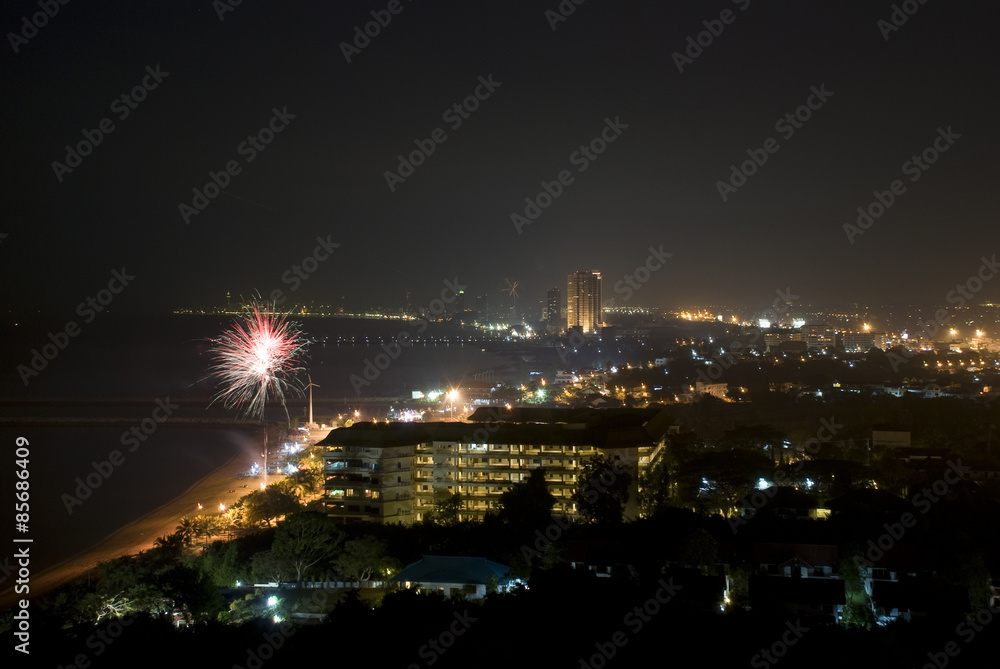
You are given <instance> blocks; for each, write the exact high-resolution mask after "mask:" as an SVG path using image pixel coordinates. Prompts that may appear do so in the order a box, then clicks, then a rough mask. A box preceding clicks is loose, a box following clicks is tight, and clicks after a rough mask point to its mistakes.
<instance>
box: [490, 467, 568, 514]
mask: <svg viewBox="0 0 1000 669" xmlns="http://www.w3.org/2000/svg"><path fill="white" fill-rule="evenodd" d="M555 504H556V498H555V497H554V496H553V495H552V493H551V492H549V489H548V486H547V485H546V484H545V469H544V468H543V467H539V468H538V469H532V470H531V474H530V475H529V476H528V478H527V479H525V480H523V481H521V482H520V483H517V484H515V485H514V486H512V487H511V488H510V490H507V491H506V492H504V493H503V494H502V495H500V513H499V514H498V515H499V518H500V520H502V521H503V522H505V523H526V524H528V525H530V526H532V527H542V526H544V525H546V524H548V522H549V521H550V520H551V518H552V507H554V506H555Z"/></svg>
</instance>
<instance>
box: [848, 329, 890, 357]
mask: <svg viewBox="0 0 1000 669" xmlns="http://www.w3.org/2000/svg"><path fill="white" fill-rule="evenodd" d="M840 339H841V342H843V347H844V351H846V352H847V353H857V352H860V353H867V352H868V351H870V350H872V349H873V348H880V349H882V350H885V340H886V336H885V333H884V332H842V333H841V334H840Z"/></svg>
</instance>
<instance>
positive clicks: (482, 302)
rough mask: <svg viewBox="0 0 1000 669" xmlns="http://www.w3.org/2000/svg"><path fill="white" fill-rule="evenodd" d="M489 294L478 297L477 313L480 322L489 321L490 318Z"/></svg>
mask: <svg viewBox="0 0 1000 669" xmlns="http://www.w3.org/2000/svg"><path fill="white" fill-rule="evenodd" d="M489 297H490V296H489V295H487V294H483V295H479V296H478V297H476V313H477V314H478V316H479V322H480V323H487V322H489V320H490V301H489Z"/></svg>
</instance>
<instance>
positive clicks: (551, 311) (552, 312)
mask: <svg viewBox="0 0 1000 669" xmlns="http://www.w3.org/2000/svg"><path fill="white" fill-rule="evenodd" d="M544 318H545V320H547V321H549V322H550V323H554V322H555V321H558V320H559V289H558V288H549V292H548V295H547V296H546V298H545V313H544Z"/></svg>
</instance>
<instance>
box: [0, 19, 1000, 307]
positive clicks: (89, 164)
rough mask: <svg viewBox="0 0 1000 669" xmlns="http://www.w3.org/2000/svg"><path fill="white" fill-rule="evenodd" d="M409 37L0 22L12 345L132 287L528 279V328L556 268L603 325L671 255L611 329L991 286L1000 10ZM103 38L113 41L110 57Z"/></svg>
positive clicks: (379, 31)
mask: <svg viewBox="0 0 1000 669" xmlns="http://www.w3.org/2000/svg"><path fill="white" fill-rule="evenodd" d="M401 6H402V7H404V10H403V11H401V12H400V13H399V14H398V15H393V18H392V20H391V23H389V24H388V25H386V26H385V27H384V28H383V27H380V26H378V25H377V24H374V25H375V27H374V28H370V32H372V33H376V34H375V35H374V36H368V37H366V36H365V34H364V26H365V25H366V24H368V23H369V22H371V21H372V20H374V19H372V14H371V12H373V11H374V12H376V13H377V12H378V11H379V10H378V8H375V7H370V6H368V5H366V4H363V3H355V4H349V5H342V4H338V5H336V6H314V5H312V4H311V3H301V2H295V3H292V4H286V5H283V6H282V7H281V9H275V8H270V9H268V8H263V7H252V6H240V7H238V8H233V11H231V12H230V11H226V12H222V14H221V15H220V14H219V12H218V11H217V9H213V7H211V6H206V5H204V4H200V3H180V4H175V5H171V6H169V7H157V8H145V9H144V10H143V12H141V13H136V12H134V11H131V10H130V9H129V8H128V6H127V5H119V4H115V3H112V4H111V5H108V6H107V8H106V11H104V13H93V12H88V11H86V10H75V11H73V10H69V9H67V10H60V12H59V14H58V15H57V16H56V17H53V18H52V19H51V20H46V21H45V25H42V26H40V27H39V26H34V24H33V23H32V22H31V20H30V19H31V16H32V15H33V14H34V13H35V12H37V11H38V7H37V3H35V2H30V1H27V0H26V1H25V2H15V3H10V4H8V5H6V6H5V7H4V8H3V9H2V13H0V23H2V24H3V25H6V26H8V31H9V32H10V35H14V36H15V37H8V40H7V46H6V48H7V50H8V56H7V57H8V59H9V67H7V68H5V69H4V72H3V73H2V74H0V76H2V77H3V79H2V81H3V83H4V85H5V87H6V88H7V89H8V90H16V91H18V95H17V96H10V97H8V98H7V99H6V100H5V103H4V104H5V109H6V111H7V116H8V117H9V118H12V119H17V121H16V122H14V123H11V124H8V125H7V126H6V127H5V129H4V130H3V133H4V138H5V140H6V142H5V145H6V146H7V147H8V152H9V155H11V156H16V157H17V160H10V161H5V163H4V170H5V171H4V174H3V177H4V183H5V184H6V187H7V190H6V193H7V196H6V197H5V198H4V206H5V216H4V219H5V221H7V223H6V225H5V226H4V229H3V230H0V233H2V234H3V235H5V237H3V238H2V242H0V244H2V245H0V249H2V250H3V251H4V252H5V253H7V254H8V256H7V259H8V262H6V263H4V264H3V269H2V270H0V271H3V273H4V274H3V275H2V276H3V280H4V284H5V285H6V286H8V288H7V299H6V301H5V302H6V304H7V310H6V312H5V314H4V315H5V322H6V324H7V325H8V326H9V325H10V324H11V323H12V322H20V321H24V320H26V319H28V318H46V319H48V322H58V321H65V319H66V318H67V317H68V315H71V314H72V311H73V308H74V306H75V305H76V304H77V303H79V302H80V300H83V299H86V298H87V297H88V296H90V295H93V294H94V293H96V292H97V291H99V290H100V289H102V288H103V287H104V286H105V285H106V284H107V281H108V275H109V273H110V271H111V270H112V269H115V270H119V271H120V270H121V268H123V267H124V268H125V269H126V271H127V272H129V273H132V274H135V275H136V276H137V277H139V278H138V279H137V280H136V281H135V283H134V287H130V288H129V290H128V292H127V293H125V294H123V295H122V297H121V298H120V299H118V300H116V305H115V308H116V309H126V308H127V309H131V310H135V311H141V310H148V311H159V312H162V311H169V310H171V309H175V308H178V307H180V306H183V302H185V301H187V300H188V299H189V298H187V297H185V296H191V295H194V294H209V295H220V294H224V293H225V292H226V291H230V292H231V293H232V294H233V295H241V294H242V295H250V294H253V293H254V292H259V293H260V294H261V295H263V296H267V295H269V294H270V293H271V292H273V291H275V290H281V291H283V293H284V294H285V296H286V297H287V298H288V302H289V304H294V303H299V304H305V303H309V302H310V301H312V302H328V301H329V299H328V298H327V297H326V296H329V295H337V296H339V295H341V294H344V293H348V294H349V295H351V296H353V297H354V298H355V299H356V300H358V301H360V302H362V303H365V304H379V303H387V302H395V301H396V300H398V295H399V294H400V293H401V292H402V291H401V289H400V288H399V287H398V286H400V285H401V284H405V285H413V286H415V287H420V288H418V289H417V290H419V291H421V293H422V294H417V291H416V290H415V292H414V296H413V300H414V302H415V303H418V304H419V303H420V301H421V300H429V299H432V298H433V296H434V295H435V294H436V293H437V292H438V291H439V290H440V288H435V285H438V286H440V282H441V281H443V280H445V279H449V280H451V279H453V278H454V277H456V276H457V277H460V279H461V281H463V282H464V283H467V284H469V285H470V286H475V287H477V288H476V290H477V291H478V292H477V293H476V294H481V293H483V292H486V293H489V294H490V295H498V294H499V292H498V288H499V286H500V283H499V282H500V281H502V279H503V277H512V278H513V277H516V278H517V280H518V281H519V282H520V285H521V287H522V289H523V291H524V294H525V297H524V298H523V300H524V303H525V304H527V303H528V301H529V298H528V297H527V296H528V294H529V293H531V297H530V300H531V301H537V300H538V299H543V298H544V295H545V293H544V291H545V290H546V289H547V288H548V287H551V286H553V285H561V284H562V282H563V277H564V276H565V274H566V272H567V271H572V269H573V268H574V267H569V268H566V265H567V264H569V265H573V266H582V267H600V268H601V269H602V272H603V273H604V277H605V279H606V280H607V283H608V289H607V290H606V291H605V292H606V294H607V295H609V296H610V295H611V294H613V292H614V291H613V287H614V286H615V285H616V284H617V282H618V281H620V280H624V279H625V277H627V276H629V275H631V274H632V273H633V272H634V271H635V269H636V268H637V267H641V266H643V263H644V261H645V258H646V257H647V255H648V254H649V249H650V248H654V249H660V248H662V249H663V251H664V252H666V253H670V254H671V257H670V260H669V261H668V262H667V263H666V265H665V266H664V267H663V269H660V270H659V271H657V272H655V273H653V274H652V275H651V277H650V279H649V281H648V282H646V283H644V284H642V286H641V289H639V290H637V291H635V294H634V295H633V296H632V298H631V300H630V301H629V304H641V305H647V306H655V305H661V304H662V305H665V306H670V305H671V304H672V303H673V301H674V300H675V299H676V300H678V302H679V303H678V304H677V305H676V306H683V305H686V304H717V303H721V302H734V303H743V304H747V305H753V304H755V303H759V302H764V303H765V304H766V300H767V299H768V297H767V296H768V295H769V294H771V293H772V291H773V290H774V289H775V288H777V287H786V286H792V287H793V289H794V290H795V292H797V293H798V294H800V295H803V296H804V297H803V299H806V300H808V301H809V302H812V303H843V302H850V301H863V302H869V303H897V304H898V303H910V302H924V301H929V302H941V303H943V302H945V300H946V299H947V296H948V295H949V292H950V291H951V290H953V287H954V285H955V284H956V283H957V282H961V281H964V280H965V279H966V277H968V276H970V275H973V274H974V273H975V272H976V270H977V268H978V266H979V265H980V264H981V262H982V260H981V259H982V258H983V257H985V258H987V259H991V258H992V257H993V254H994V250H993V249H992V248H991V247H990V246H989V240H990V239H991V231H992V218H991V216H990V214H989V211H990V207H991V202H990V201H989V199H988V196H987V195H986V194H987V193H989V192H990V191H991V188H990V185H991V179H992V174H993V172H994V171H995V170H994V169H993V167H992V162H993V156H994V155H996V153H997V149H998V148H1000V135H998V133H997V131H996V127H995V123H993V119H992V116H991V114H990V113H989V110H990V109H991V106H992V105H991V104H989V102H990V101H992V100H995V99H996V98H997V87H998V83H997V82H996V81H995V78H993V77H984V76H982V73H983V72H990V71H993V70H994V69H996V68H995V65H996V63H997V53H996V50H995V49H992V48H989V47H988V46H986V45H988V44H990V43H991V41H990V39H991V38H990V35H989V33H987V32H986V31H987V30H988V26H991V25H994V24H995V23H996V19H997V18H998V16H997V13H998V11H1000V8H997V7H996V6H993V5H991V4H985V3H957V4H956V3H951V4H946V5H941V6H934V5H933V4H931V5H920V6H919V10H918V11H917V12H916V13H914V14H912V16H911V15H905V16H904V19H905V20H903V19H899V18H898V17H896V19H894V20H893V19H892V18H891V16H892V14H893V9H892V5H891V3H890V4H887V5H885V6H881V5H879V4H878V3H875V4H872V5H867V6H864V7H858V6H844V5H836V6H829V5H818V4H802V5H792V6H786V7H780V8H778V7H766V6H763V5H759V4H758V3H754V2H744V1H743V0H741V1H740V2H738V3H725V2H723V3H720V4H719V6H717V7H706V6H704V5H701V4H697V3H684V4H680V5H676V4H671V5H654V4H649V3H641V2H628V3H624V4H617V5H615V6H613V7H612V6H600V5H588V6H586V7H584V6H579V7H576V9H575V10H574V11H573V12H572V14H571V15H568V16H565V17H561V18H560V19H559V20H556V19H552V18H551V17H550V16H548V15H547V14H546V12H547V11H549V10H550V9H551V8H547V7H546V8H543V7H540V6H538V5H537V4H536V3H528V2H513V3H507V4H505V5H504V6H503V7H491V8H488V9H487V8H482V7H470V6H466V5H461V4H459V5H456V6H454V7H451V6H449V7H445V6H440V7H438V6H429V7H423V6H418V5H413V6H412V7H411V6H410V5H409V4H408V3H404V4H403V5H401ZM552 11H555V10H552ZM723 11H726V12H728V13H727V14H726V18H727V20H728V23H727V22H724V21H722V19H720V16H721V13H722V12H723ZM560 16H561V15H560ZM25 17H27V18H25ZM275 17H283V18H284V19H287V20H286V21H283V22H278V23H277V24H276V23H275ZM563 19H564V20H563ZM24 20H27V21H28V24H25V23H24ZM887 21H889V23H888V24H887V23H886V22H887ZM893 21H895V23H899V25H894V23H893ZM26 25H28V27H25V26H26ZM91 25H99V26H101V28H100V30H99V34H100V35H101V36H104V35H114V36H115V40H113V41H112V40H105V41H104V42H102V44H104V51H102V52H101V53H100V54H94V53H92V52H91V51H90V50H89V48H88V47H89V45H91V44H92V43H93V40H94V37H93V35H92V34H91V30H90V26H91ZM886 25H889V26H890V28H886V27H885V26H886ZM356 28H357V29H358V30H360V31H361V32H360V34H361V35H362V37H357V34H358V33H357V31H356V30H355V29H356ZM181 31H183V32H184V34H186V35H188V38H187V40H185V42H187V41H190V43H191V44H199V45H202V47H201V48H200V49H193V48H189V47H188V46H186V45H185V44H179V43H177V42H176V40H175V39H174V36H175V35H176V34H178V33H179V32H181ZM21 33H27V34H28V36H23V35H21ZM258 33H267V34H270V35H271V37H270V38H269V39H268V41H267V44H266V45H261V44H260V43H258V42H257V41H256V39H255V38H254V37H253V35H257V34H258ZM714 33H718V34H714ZM511 35H520V36H521V37H519V40H521V41H522V42H523V43H521V44H520V46H519V48H517V49H511V48H510V36H511ZM102 39H103V37H102ZM355 41H357V42H358V43H359V44H361V43H365V42H367V43H366V44H364V45H363V46H356V45H354V42H355ZM764 43H766V44H768V45H769V46H768V48H766V49H765V48H762V47H761V44H764ZM929 44H935V45H938V46H939V47H940V48H934V49H930V48H927V47H928V45H929ZM305 48H308V49H310V51H309V53H310V55H309V57H308V58H302V57H300V54H301V53H302V49H305ZM68 54H75V55H73V56H72V57H71V56H69V55H68ZM231 54H232V55H233V56H239V59H240V60H239V62H240V67H239V68H236V69H233V68H230V67H226V68H225V75H224V76H215V75H214V74H209V73H211V72H215V70H214V69H213V68H215V67H217V65H216V64H217V63H222V62H226V59H227V58H230V57H233V56H231ZM917 73H919V76H914V75H915V74H917ZM318 82H322V85H320V84H319V83H318ZM345 100H354V101H358V104H345V102H344V101H345ZM47 109H58V110H59V112H58V113H57V114H48V113H43V111H42V110H47ZM102 124H103V125H102ZM88 137H89V138H91V139H88ZM83 154H86V155H83ZM387 175H389V176H387ZM392 175H395V176H392ZM955 231H960V234H948V233H954V232H955ZM945 240H946V241H945ZM28 249H32V250H33V251H35V250H37V249H44V250H45V251H44V253H45V257H46V261H45V263H43V264H44V266H45V267H46V268H52V269H45V270H44V271H40V267H41V266H40V265H39V263H38V262H37V254H36V253H34V252H28ZM295 267H299V270H298V271H295V270H294V268H295ZM29 276H30V277H32V278H31V280H30V281H25V280H22V277H29ZM67 277H72V279H73V281H72V283H71V284H70V283H68V282H67ZM678 285H680V286H683V290H682V291H680V292H682V293H683V295H682V296H679V297H677V298H675V295H676V294H677V292H678V291H677V290H676V288H675V287H676V286H678ZM15 286H16V289H15V288H14V287H15ZM424 287H425V288H424ZM996 290H997V289H996V288H995V286H994V285H993V284H991V283H986V284H985V285H984V286H983V287H982V292H980V293H979V294H978V295H979V296H989V297H988V298H987V299H985V300H984V301H998V298H997V292H996Z"/></svg>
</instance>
